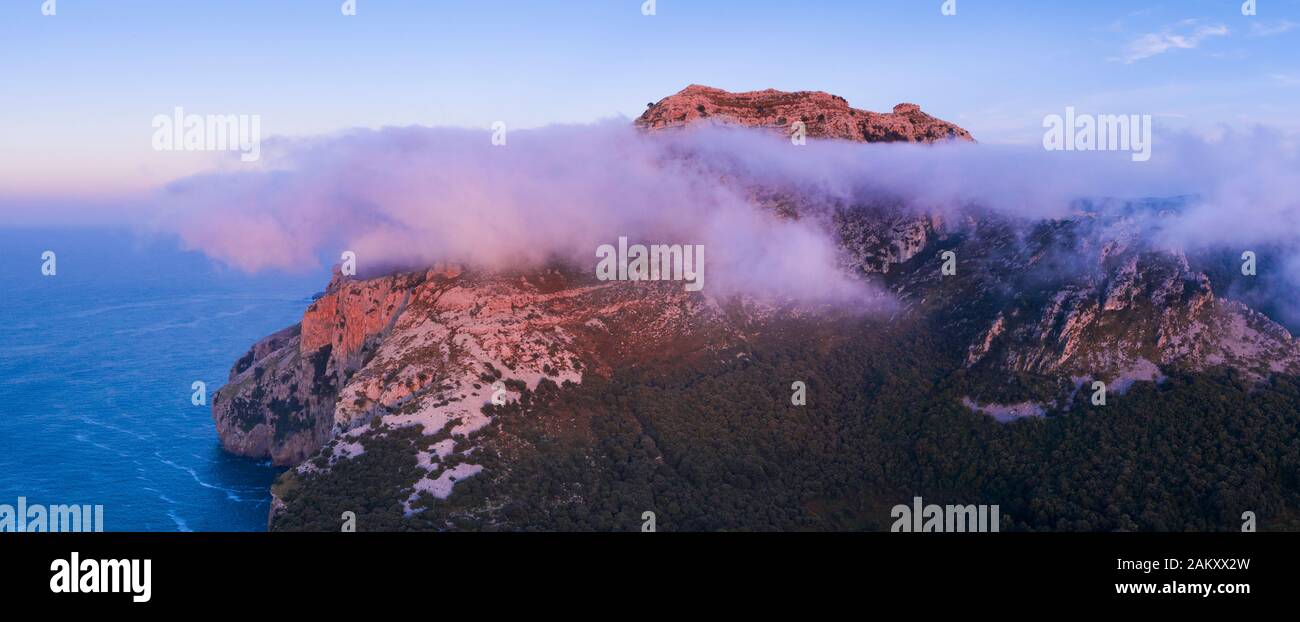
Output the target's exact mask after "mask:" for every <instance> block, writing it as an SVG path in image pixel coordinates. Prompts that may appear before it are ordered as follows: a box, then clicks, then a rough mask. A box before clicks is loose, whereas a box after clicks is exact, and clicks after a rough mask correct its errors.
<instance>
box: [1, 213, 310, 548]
mask: <svg viewBox="0 0 1300 622" xmlns="http://www.w3.org/2000/svg"><path fill="white" fill-rule="evenodd" d="M46 251H49V252H52V253H53V258H54V264H53V268H54V270H53V272H54V273H53V274H52V275H46V274H43V272H42V268H43V266H47V264H48V263H49V262H48V261H46V260H45V259H43V256H45V257H48V255H44V254H45V253H46ZM327 280H328V269H327V268H320V269H315V270H311V271H308V272H304V273H294V274H284V273H274V272H267V273H258V274H248V273H244V272H242V271H239V270H235V269H232V268H228V267H225V266H223V265H221V264H219V263H217V262H214V261H212V260H210V259H209V258H207V257H206V256H204V255H202V254H200V253H198V252H194V251H187V250H184V249H183V248H182V246H181V244H180V243H179V241H178V240H176V239H175V238H169V237H165V236H162V237H160V236H154V235H149V234H141V233H139V232H133V231H129V230H123V229H113V228H56V229H42V228H9V229H0V504H7V505H10V506H14V507H16V506H17V504H18V499H19V498H20V497H22V498H25V499H26V503H27V505H29V506H31V505H33V504H43V505H46V506H51V505H64V504H67V505H73V504H75V505H102V506H103V507H104V520H103V526H104V530H105V531H260V530H265V529H266V523H267V513H268V511H269V503H270V492H269V487H270V485H271V483H272V481H273V480H274V479H275V477H276V476H277V475H278V474H279V472H280V470H281V469H277V468H275V467H272V466H271V464H270V463H269V462H267V461H258V460H253V459H248V458H241V457H238V456H233V455H230V454H227V453H225V452H224V451H222V449H221V446H220V444H219V443H218V441H217V434H216V431H215V428H214V427H213V423H212V412H211V406H210V404H211V396H212V395H213V394H214V393H215V392H216V390H217V389H219V388H220V387H221V386H222V384H224V383H225V381H226V376H227V374H228V373H229V371H230V367H231V365H233V364H234V362H235V361H236V360H237V359H238V358H239V357H240V356H242V355H243V354H244V353H245V352H246V351H247V350H248V348H249V346H251V345H252V344H253V343H254V342H255V341H257V340H258V339H260V338H261V337H263V336H265V335H268V334H270V333H271V332H274V331H275V330H278V329H280V328H283V327H285V326H288V325H290V324H293V323H295V322H297V321H298V320H299V319H300V318H301V317H302V313H303V310H304V309H306V307H307V305H308V304H310V302H311V299H312V295H313V294H314V293H316V292H319V291H320V290H321V289H323V288H324V286H325V284H326V282H327ZM196 382H202V383H204V385H205V393H206V395H205V396H203V397H204V398H205V399H204V400H203V401H204V402H205V403H204V404H201V405H195V404H194V401H196V397H195V393H196V389H195V388H194V387H195V384H194V383H196Z"/></svg>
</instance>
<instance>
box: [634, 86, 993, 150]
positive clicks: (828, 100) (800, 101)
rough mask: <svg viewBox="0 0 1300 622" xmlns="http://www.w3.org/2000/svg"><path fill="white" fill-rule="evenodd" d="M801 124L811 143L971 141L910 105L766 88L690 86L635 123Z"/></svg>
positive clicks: (645, 125) (967, 135) (663, 125)
mask: <svg viewBox="0 0 1300 622" xmlns="http://www.w3.org/2000/svg"><path fill="white" fill-rule="evenodd" d="M796 121H802V122H803V123H804V124H805V125H806V127H807V131H808V136H810V137H813V138H835V139H841V140H853V141H858V142H914V143H933V142H940V141H945V140H967V141H974V138H972V137H971V135H970V132H967V131H966V130H964V129H962V128H960V127H958V126H956V125H954V124H952V123H949V122H947V121H944V120H942V119H938V118H936V117H933V116H930V115H928V114H926V113H924V112H922V111H921V107H920V106H918V105H916V104H911V103H901V104H898V105H897V106H894V110H893V112H888V113H880V112H871V111H869V110H860V109H857V108H853V107H850V106H849V103H848V101H847V100H845V99H844V98H843V97H840V96H838V95H832V94H830V93H826V92H824V91H796V92H787V91H778V90H776V89H765V90H762V91H747V92H743V93H732V92H730V91H725V90H722V89H719V88H714V87H710V86H704V85H700V84H692V85H690V86H688V87H686V88H684V89H682V90H681V91H680V92H678V93H677V94H675V95H670V96H668V97H666V98H664V99H662V100H659V102H658V103H654V104H650V106H649V107H648V108H647V109H646V111H645V113H644V114H642V115H641V117H640V118H638V119H637V120H636V124H637V126H638V127H640V128H642V129H646V130H660V129H664V128H669V127H681V126H686V125H691V124H694V123H699V122H714V123H724V124H728V125H741V126H745V127H764V128H771V129H777V130H783V131H789V129H790V128H791V127H792V126H793V124H794V123H795V122H796Z"/></svg>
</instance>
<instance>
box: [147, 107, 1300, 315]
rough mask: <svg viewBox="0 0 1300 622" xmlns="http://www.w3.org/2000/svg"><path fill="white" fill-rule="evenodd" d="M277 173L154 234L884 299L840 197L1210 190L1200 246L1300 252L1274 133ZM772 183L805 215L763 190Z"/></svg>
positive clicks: (416, 261)
mask: <svg viewBox="0 0 1300 622" xmlns="http://www.w3.org/2000/svg"><path fill="white" fill-rule="evenodd" d="M263 160H264V162H265V163H266V165H267V166H266V168H264V169H262V170H257V171H246V172H222V173H215V174H210V175H203V176H197V177H192V178H188V179H184V180H180V181H178V182H176V183H173V184H171V185H169V186H168V187H167V188H166V189H164V190H163V191H162V192H160V193H159V195H158V196H157V197H156V198H155V200H154V204H153V207H154V212H153V222H154V226H155V228H156V229H158V230H161V231H165V232H171V233H175V234H177V235H179V236H180V237H181V239H182V240H183V241H184V243H185V244H186V245H187V246H189V247H191V248H195V249H199V250H201V251H203V252H204V253H206V254H208V255H209V256H211V257H213V258H215V259H217V260H220V261H221V262H224V263H226V264H229V265H233V266H236V267H239V268H242V269H246V270H261V269H267V268H279V269H294V268H306V267H316V266H319V262H320V260H321V258H323V259H324V260H325V261H328V262H333V261H337V258H338V256H339V254H340V252H341V251H342V250H352V251H354V252H356V253H357V255H358V258H359V263H360V265H361V267H362V270H363V271H367V268H369V270H370V271H375V270H385V269H396V268H402V267H408V268H414V267H422V266H426V265H430V264H432V263H436V262H441V261H449V262H459V263H466V264H471V265H481V266H486V267H497V268H512V267H519V266H527V265H540V264H543V263H546V262H550V261H556V260H559V261H565V262H570V263H571V264H573V265H575V266H583V267H588V268H593V267H594V265H595V249H596V248H597V247H598V246H599V245H601V244H612V243H616V241H617V239H618V237H620V236H626V237H628V238H629V241H630V242H631V243H666V244H704V245H705V247H706V257H707V259H706V265H707V266H708V270H707V275H706V292H708V293H723V294H727V293H745V294H756V295H776V296H780V297H793V298H798V299H801V300H809V299H812V300H826V301H842V300H867V299H871V298H873V297H876V296H878V292H874V291H872V290H870V289H869V288H867V287H866V286H865V285H863V284H862V283H861V282H859V281H857V280H855V279H853V278H851V277H849V276H848V275H846V273H845V271H844V270H843V269H842V268H841V267H840V266H841V260H842V259H843V258H842V257H841V256H840V255H839V253H840V250H839V244H838V238H837V237H836V234H835V232H834V231H833V230H831V229H830V227H829V226H828V222H829V220H830V219H829V214H830V212H831V211H832V210H834V209H837V208H842V207H846V206H854V205H864V204H870V203H873V202H879V201H882V200H887V201H890V202H891V203H892V202H898V203H899V204H902V205H904V206H907V207H910V208H911V209H914V210H916V211H917V212H918V213H927V214H932V213H939V214H943V215H946V216H949V217H950V218H949V219H948V221H949V222H956V221H959V220H960V217H961V216H963V215H964V214H966V213H967V212H966V210H968V209H969V208H971V207H972V206H975V207H977V208H979V209H987V210H994V211H996V212H998V213H1001V214H1004V215H1006V216H1008V217H1011V218H1020V219H1043V218H1058V217H1067V216H1070V215H1071V214H1072V213H1073V210H1074V209H1075V207H1076V205H1077V203H1076V202H1077V201H1078V200H1080V199H1088V198H1096V197H1118V198H1146V197H1165V196H1179V195H1195V196H1197V197H1199V200H1198V201H1197V202H1196V203H1195V204H1193V205H1191V206H1189V207H1188V208H1187V209H1186V211H1185V213H1184V215H1183V217H1182V218H1180V220H1179V221H1178V222H1177V223H1175V224H1171V225H1170V226H1168V227H1166V228H1165V234H1164V238H1165V239H1164V240H1162V241H1163V242H1164V243H1165V244H1170V245H1175V246H1180V247H1183V248H1184V249H1185V250H1194V249H1204V248H1218V247H1224V248H1242V247H1245V248H1249V246H1244V245H1258V244H1282V245H1286V246H1288V247H1289V248H1300V228H1298V227H1297V225H1296V223H1300V156H1298V154H1297V141H1296V138H1295V137H1294V136H1288V135H1285V134H1281V133H1278V132H1273V131H1268V130H1263V129H1260V130H1257V131H1253V132H1246V133H1243V132H1237V131H1233V130H1224V131H1223V132H1222V133H1221V134H1220V135H1218V136H1216V137H1214V138H1212V139H1207V138H1202V137H1198V136H1195V135H1191V134H1165V133H1160V132H1157V133H1156V135H1155V144H1154V147H1153V155H1152V159H1151V160H1150V161H1148V162H1144V163H1135V162H1133V161H1132V160H1131V158H1130V157H1129V154H1127V153H1123V152H1048V151H1044V150H1043V149H1042V148H1041V147H1024V146H1005V145H985V144H966V143H954V144H945V145H912V144H861V143H848V142H840V141H833V142H828V141H810V142H809V144H808V145H806V146H802V147H796V146H793V145H791V144H790V141H789V140H787V139H784V138H783V137H780V136H773V135H772V134H770V133H767V132H762V131H756V130H743V129H736V128H724V127H704V128H698V129H695V130H691V131H680V132H661V133H656V134H652V135H646V134H644V133H642V132H639V131H637V130H635V129H634V128H632V127H631V126H630V124H628V123H627V122H626V121H615V122H606V123H599V124H595V125H588V126H558V127H548V128H543V129H538V130H519V131H514V132H511V133H510V134H509V135H508V145H507V146H504V147H494V146H492V145H491V144H490V141H489V133H488V132H486V131H474V130H459V129H430V128H421V127H410V128H389V129H384V130H378V131H372V130H358V131H353V132H349V133H346V134H343V135H339V136H333V137H325V138H316V139H309V140H293V141H272V142H270V143H268V144H266V145H264V150H263ZM771 190H775V191H778V192H780V193H781V194H782V196H785V197H789V198H791V199H792V200H794V201H796V202H798V203H799V204H800V206H801V207H800V213H801V217H800V218H799V219H798V220H792V219H783V218H779V217H777V216H776V215H775V214H774V211H773V210H767V209H760V208H758V207H756V206H755V205H754V202H753V196H754V195H755V192H756V191H771Z"/></svg>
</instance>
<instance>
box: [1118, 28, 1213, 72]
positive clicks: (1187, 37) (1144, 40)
mask: <svg viewBox="0 0 1300 622" xmlns="http://www.w3.org/2000/svg"><path fill="white" fill-rule="evenodd" d="M1228 32H1229V31H1228V27H1227V26H1225V25H1223V24H1206V23H1205V22H1204V21H1202V20H1197V19H1189V20H1184V21H1181V22H1178V23H1177V24H1173V25H1170V26H1166V27H1165V28H1164V29H1162V30H1161V31H1160V32H1153V33H1148V34H1145V35H1142V36H1141V37H1138V38H1137V39H1134V40H1133V41H1132V42H1130V43H1129V44H1128V49H1127V50H1126V51H1125V53H1124V56H1123V57H1121V58H1120V59H1118V60H1121V61H1123V62H1124V63H1125V64H1132V63H1135V62H1137V61H1139V60H1143V59H1146V58H1151V57H1153V56H1158V55H1160V54H1164V53H1165V52H1168V51H1170V50H1190V49H1193V48H1196V47H1197V46H1199V45H1200V44H1201V42H1202V41H1205V40H1206V39H1209V38H1211V37H1222V36H1226V35H1227V34H1228Z"/></svg>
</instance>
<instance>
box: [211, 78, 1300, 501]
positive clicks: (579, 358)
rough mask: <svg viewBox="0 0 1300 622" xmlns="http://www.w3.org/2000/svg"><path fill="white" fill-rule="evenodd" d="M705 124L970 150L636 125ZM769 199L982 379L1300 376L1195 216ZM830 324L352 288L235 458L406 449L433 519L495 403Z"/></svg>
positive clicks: (225, 413) (265, 348)
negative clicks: (1227, 283)
mask: <svg viewBox="0 0 1300 622" xmlns="http://www.w3.org/2000/svg"><path fill="white" fill-rule="evenodd" d="M701 120H713V121H719V122H725V123H735V124H740V125H744V126H752V127H760V128H764V127H765V128H773V129H777V130H782V131H785V130H786V129H787V128H788V127H789V126H790V124H791V123H792V122H793V121H796V120H799V121H803V122H805V123H806V124H807V126H808V131H809V135H810V136H812V137H815V138H817V137H820V138H827V139H847V140H855V141H909V142H934V141H940V140H950V139H956V140H971V137H970V134H969V133H968V132H966V131H965V130H963V129H961V128H959V127H956V126H954V125H952V124H950V123H947V122H944V121H941V120H938V119H935V118H933V117H930V116H929V115H926V114H924V113H922V112H920V110H919V108H917V107H915V106H912V105H907V104H904V105H900V106H898V107H896V108H895V110H894V112H893V113H887V114H877V113H871V112H866V111H860V110H855V109H853V108H850V107H849V106H848V104H847V103H846V102H845V101H844V100H843V99H841V98H838V97H835V96H833V95H829V94H826V93H820V92H800V93H782V92H778V91H771V90H769V91H758V92H751V93H727V92H725V91H721V90H718V89H711V88H707V87H699V86H691V87H688V88H687V89H685V90H683V91H682V92H681V93H678V94H677V95H674V96H671V97H668V98H666V99H664V100H662V101H660V102H659V103H657V104H655V105H653V106H651V107H650V109H649V110H647V111H646V113H645V114H644V115H643V116H642V117H641V118H640V119H638V120H637V124H638V125H639V126H640V127H642V128H645V129H646V130H648V131H649V130H660V129H663V128H668V127H674V126H681V125H685V124H690V123H695V122H700V121H701ZM726 183H742V182H741V181H738V180H731V181H729V182H726ZM753 198H754V201H753V202H754V204H755V208H756V209H770V210H774V211H775V212H776V213H777V214H779V215H780V216H782V217H788V218H804V217H815V218H820V219H823V220H824V221H825V223H826V224H827V226H828V227H830V228H831V229H832V231H831V234H832V235H834V236H835V237H836V239H838V240H839V242H840V247H841V251H842V258H843V261H842V265H843V267H844V269H845V270H846V271H848V272H850V273H853V274H856V275H858V276H859V277H860V278H863V279H866V280H871V281H873V282H876V283H878V284H880V285H882V286H883V287H886V288H888V289H889V290H890V291H891V292H893V293H894V294H895V295H896V296H897V298H898V300H899V301H900V303H901V307H902V310H901V311H900V314H902V315H903V316H904V317H905V318H910V321H913V322H916V323H919V324H920V325H923V326H928V327H930V328H929V330H934V331H938V332H941V333H942V334H944V335H946V336H948V337H949V338H951V339H952V340H953V341H955V342H956V343H957V344H959V345H958V346H957V347H959V348H960V350H961V351H960V353H959V354H960V359H961V360H962V361H964V365H965V366H966V368H968V369H972V370H978V369H984V370H993V371H998V372H1005V373H1016V372H1025V373H1033V374H1042V375H1047V376H1058V377H1067V378H1069V377H1072V378H1075V379H1081V378H1096V379H1102V380H1105V381H1107V382H1118V383H1120V385H1125V384H1127V383H1131V382H1133V381H1136V380H1156V379H1158V378H1159V376H1160V374H1161V373H1162V370H1170V369H1175V368H1177V369H1190V370H1199V369H1206V368H1210V367H1215V366H1229V367H1233V368H1236V369H1239V370H1241V371H1243V372H1244V373H1245V374H1247V375H1248V376H1251V377H1254V378H1256V379H1263V378H1266V377H1268V376H1269V375H1270V374H1274V373H1292V374H1294V373H1300V345H1297V341H1296V340H1295V339H1294V338H1293V337H1292V336H1291V335H1290V333H1288V332H1287V331H1286V330H1285V329H1284V328H1282V327H1281V326H1279V325H1277V324H1276V323H1274V322H1272V321H1271V320H1270V319H1269V318H1267V317H1265V316H1263V315H1261V314H1259V313H1257V312H1255V311H1252V310H1251V309H1250V308H1248V307H1246V306H1245V305H1242V304H1240V303H1238V302H1233V301H1230V300H1225V299H1223V298H1220V297H1218V296H1216V294H1215V292H1214V291H1213V288H1212V287H1211V285H1210V282H1209V279H1208V277H1207V276H1206V274H1205V272H1204V271H1202V270H1200V269H1198V268H1197V267H1196V265H1195V262H1194V261H1193V260H1191V259H1189V258H1188V257H1186V256H1184V255H1182V254H1181V253H1178V252H1175V251H1170V250H1166V249H1161V248H1156V247H1153V246H1151V245H1150V244H1149V243H1147V242H1146V241H1145V240H1146V239H1148V238H1149V237H1150V236H1149V235H1147V234H1148V233H1149V232H1150V230H1151V228H1152V227H1156V226H1159V218H1164V217H1177V213H1176V210H1173V213H1172V216H1171V213H1170V210H1169V209H1167V206H1160V205H1156V206H1152V205H1134V204H1125V205H1122V206H1119V207H1117V208H1107V209H1080V210H1079V212H1078V213H1076V214H1074V215H1073V216H1071V217H1069V218H1065V219H1060V220H1053V221H1040V222H1021V221H1014V220H1010V219H1006V218H1002V217H999V216H996V215H992V214H984V213H979V212H971V213H969V214H965V215H964V216H963V217H962V218H959V219H951V220H945V219H943V218H940V217H939V216H937V215H932V214H926V213H923V212H919V211H915V210H912V209H910V208H909V206H906V205H898V204H889V203H882V204H872V205H838V204H837V205H820V204H815V203H810V202H809V201H808V199H807V198H806V197H799V196H793V195H789V194H786V193H782V192H781V191H780V190H779V189H770V188H763V187H762V186H761V184H755V185H754V186H753ZM945 251H951V252H953V253H954V257H955V259H956V266H957V272H956V274H954V275H944V274H943V273H942V271H941V265H942V264H943V262H944V258H943V253H944V252H945ZM823 314H824V315H825V317H828V318H829V317H833V316H834V315H835V314H834V313H825V311H824V310H822V311H819V310H815V309H789V308H780V309H778V308H775V307H772V306H768V305H764V304H760V303H757V302H755V301H752V300H731V301H719V300H715V299H711V298H709V297H707V296H704V295H701V294H692V293H688V292H685V291H683V289H682V288H681V287H680V286H679V285H676V284H673V285H670V284H666V283H665V284H650V283H628V282H599V281H596V280H595V279H594V277H593V275H592V274H591V273H590V272H589V271H586V270H578V269H575V268H571V267H562V266H555V267H552V268H548V269H544V270H533V271H527V272H521V273H494V272H484V271H478V270H475V269H472V268H466V267H460V266H440V267H435V268H431V269H428V270H424V271H418V272H405V273H398V274H392V275H386V276H381V277H376V278H369V279H357V278H345V277H341V276H337V275H336V276H335V277H334V279H333V280H332V281H331V283H330V285H329V287H328V289H327V290H326V292H325V294H324V295H323V296H322V297H321V298H320V299H318V300H316V301H315V302H314V303H312V305H311V306H310V307H309V308H308V309H307V311H306V313H305V314H304V316H303V319H302V322H301V323H300V324H299V325H297V326H294V327H290V328H287V329H285V330H283V331H280V332H278V333H276V334H274V335H271V336H269V337H267V338H265V339H263V340H262V341H259V342H258V343H256V344H254V345H253V347H252V348H251V349H250V351H249V352H248V353H247V354H246V355H245V356H244V357H242V358H241V359H240V360H239V361H238V362H236V364H235V366H234V368H233V369H232V370H231V373H230V379H229V382H228V384H227V385H226V386H225V387H223V388H222V389H221V390H220V391H219V392H218V394H217V395H216V397H214V398H213V401H212V405H213V417H214V419H215V421H216V425H217V430H218V433H219V435H220V438H221V442H222V445H223V447H225V448H226V449H227V450H229V451H231V452H234V453H237V454H240V455H245V456H250V457H258V458H263V457H269V458H270V459H271V460H272V461H273V462H274V463H275V464H278V465H285V466H296V468H295V469H294V470H293V471H292V472H291V474H290V476H289V478H288V479H289V481H293V478H294V477H317V476H328V474H329V473H330V472H331V471H332V470H333V469H335V468H336V467H338V465H339V464H340V461H345V460H350V459H352V458H355V457H357V456H360V455H363V454H365V453H366V452H367V450H368V448H373V447H380V446H383V447H385V448H391V447H392V446H393V443H398V445H399V446H400V447H401V449H400V450H397V451H401V452H409V453H410V454H412V455H414V456H415V464H417V465H418V466H417V470H416V471H415V472H414V473H413V474H412V475H410V476H409V478H407V479H405V480H404V481H403V482H402V483H401V484H400V486H398V487H397V488H395V489H394V492H392V493H391V494H392V495H393V497H394V498H393V499H390V501H392V502H394V503H400V504H402V506H403V507H404V508H405V510H406V511H407V512H408V513H409V512H417V511H419V510H418V509H416V508H415V507H413V504H415V505H416V506H418V505H419V504H418V502H419V501H420V499H421V498H422V497H427V498H432V499H446V498H448V496H449V495H450V494H451V493H452V490H453V488H454V486H455V485H456V484H457V483H458V482H460V481H463V480H465V479H467V478H471V477H475V476H477V475H478V474H479V473H480V472H481V471H482V468H483V467H482V465H481V464H480V462H479V461H478V458H477V457H476V453H475V452H476V448H477V447H478V442H477V440H476V438H477V435H479V434H480V433H481V431H483V430H484V428H485V427H486V426H488V425H489V424H490V423H491V422H492V415H491V414H490V413H491V412H493V409H492V408H491V406H492V405H494V404H495V405H501V404H513V403H518V402H520V401H527V400H528V399H529V397H528V396H529V395H530V394H531V393H533V392H535V391H537V390H539V388H540V387H542V386H543V385H547V386H555V387H563V386H565V385H570V384H572V385H577V384H580V383H582V382H584V379H586V378H589V377H591V376H590V375H592V374H594V375H597V376H600V377H602V378H608V377H610V376H611V375H612V374H614V373H615V372H617V371H618V370H620V369H628V368H631V367H642V368H643V367H646V366H654V365H663V366H668V367H674V366H675V367H682V366H689V365H691V364H692V362H693V361H705V360H710V361H716V360H727V359H730V358H732V357H734V356H737V354H736V352H741V351H743V347H742V346H743V345H744V344H745V343H746V342H747V340H749V339H752V338H753V337H755V336H756V335H759V334H763V333H764V332H765V331H769V330H770V327H771V326H773V325H774V324H773V323H774V322H775V321H778V320H780V319H781V318H783V317H790V316H799V317H801V318H803V319H804V320H806V321H814V322H815V321H817V320H816V318H818V317H822V316H823ZM808 318H812V320H808ZM742 356H743V355H742ZM410 431H417V432H415V433H414V435H413V436H412V435H411V434H409V433H408V432H410ZM389 450H390V449H384V451H389ZM404 477H406V476H404ZM275 507H276V508H283V505H282V504H281V503H280V502H279V499H277V502H276V505H275ZM272 518H273V520H274V516H273V517H272Z"/></svg>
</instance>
